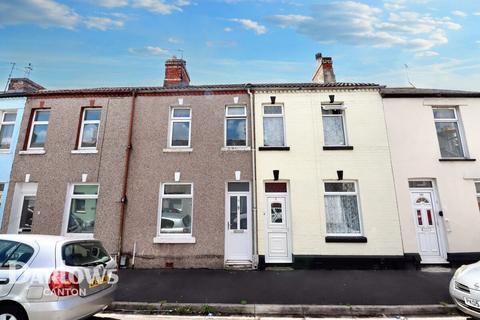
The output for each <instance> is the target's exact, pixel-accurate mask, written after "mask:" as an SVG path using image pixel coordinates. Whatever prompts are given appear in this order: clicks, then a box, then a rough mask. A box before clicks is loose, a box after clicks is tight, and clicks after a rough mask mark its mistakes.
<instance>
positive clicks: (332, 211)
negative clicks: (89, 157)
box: [325, 195, 360, 234]
mask: <svg viewBox="0 0 480 320" xmlns="http://www.w3.org/2000/svg"><path fill="white" fill-rule="evenodd" d="M325 213H326V218H327V233H329V234H359V233H360V217H359V215H358V204H357V197H356V196H344V195H342V196H331V195H326V196H325Z"/></svg>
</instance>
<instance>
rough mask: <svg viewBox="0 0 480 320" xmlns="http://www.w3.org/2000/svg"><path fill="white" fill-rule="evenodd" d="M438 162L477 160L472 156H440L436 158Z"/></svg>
mask: <svg viewBox="0 0 480 320" xmlns="http://www.w3.org/2000/svg"><path fill="white" fill-rule="evenodd" d="M438 161H440V162H448V161H477V159H473V158H440V159H438Z"/></svg>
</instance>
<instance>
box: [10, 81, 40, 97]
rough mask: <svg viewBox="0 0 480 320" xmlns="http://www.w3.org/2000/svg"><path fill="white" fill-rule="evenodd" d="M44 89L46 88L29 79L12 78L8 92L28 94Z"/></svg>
mask: <svg viewBox="0 0 480 320" xmlns="http://www.w3.org/2000/svg"><path fill="white" fill-rule="evenodd" d="M43 89H45V88H44V87H42V86H41V85H39V84H38V83H36V82H34V81H32V80H30V79H28V78H11V79H10V81H9V82H8V89H7V92H18V93H28V92H35V91H38V90H43Z"/></svg>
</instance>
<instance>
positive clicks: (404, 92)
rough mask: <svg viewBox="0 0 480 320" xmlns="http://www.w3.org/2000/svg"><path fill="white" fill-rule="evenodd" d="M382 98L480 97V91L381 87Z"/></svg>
mask: <svg viewBox="0 0 480 320" xmlns="http://www.w3.org/2000/svg"><path fill="white" fill-rule="evenodd" d="M380 94H381V95H382V97H384V98H480V92H476V91H463V90H444V89H424V88H408V87H406V88H388V87H386V88H381V89H380Z"/></svg>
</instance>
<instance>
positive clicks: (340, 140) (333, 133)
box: [323, 116, 345, 146]
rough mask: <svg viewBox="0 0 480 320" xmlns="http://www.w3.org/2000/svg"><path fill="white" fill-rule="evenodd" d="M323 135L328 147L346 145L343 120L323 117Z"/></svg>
mask: <svg viewBox="0 0 480 320" xmlns="http://www.w3.org/2000/svg"><path fill="white" fill-rule="evenodd" d="M323 135H324V140H325V145H326V146H343V145H345V135H344V131H343V119H342V117H341V116H337V117H332V116H328V117H325V116H324V117H323Z"/></svg>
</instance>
